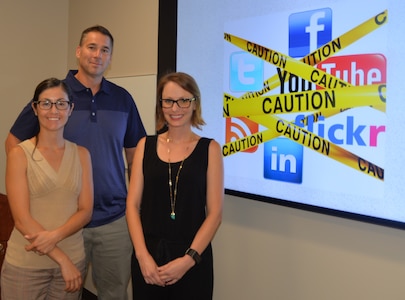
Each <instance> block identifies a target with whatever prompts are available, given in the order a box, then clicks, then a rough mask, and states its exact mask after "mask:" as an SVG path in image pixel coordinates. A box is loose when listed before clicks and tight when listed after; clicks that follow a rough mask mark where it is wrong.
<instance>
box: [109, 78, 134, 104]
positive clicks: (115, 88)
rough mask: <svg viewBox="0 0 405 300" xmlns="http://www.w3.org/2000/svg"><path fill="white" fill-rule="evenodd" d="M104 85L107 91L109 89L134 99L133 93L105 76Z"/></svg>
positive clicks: (111, 91)
mask: <svg viewBox="0 0 405 300" xmlns="http://www.w3.org/2000/svg"><path fill="white" fill-rule="evenodd" d="M103 85H104V88H106V89H107V91H109V92H110V93H114V94H120V95H122V96H125V97H127V98H130V99H132V96H131V94H130V93H129V92H128V91H127V90H126V89H125V88H124V87H122V86H120V85H118V84H116V83H114V82H112V81H110V80H108V79H105V78H104V79H103Z"/></svg>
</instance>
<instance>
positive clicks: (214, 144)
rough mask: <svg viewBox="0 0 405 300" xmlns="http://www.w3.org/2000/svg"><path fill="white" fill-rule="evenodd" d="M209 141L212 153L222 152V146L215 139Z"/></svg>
mask: <svg viewBox="0 0 405 300" xmlns="http://www.w3.org/2000/svg"><path fill="white" fill-rule="evenodd" d="M208 140H209V148H208V149H209V151H210V152H219V153H220V152H221V145H220V144H219V143H218V142H217V141H216V140H214V139H208Z"/></svg>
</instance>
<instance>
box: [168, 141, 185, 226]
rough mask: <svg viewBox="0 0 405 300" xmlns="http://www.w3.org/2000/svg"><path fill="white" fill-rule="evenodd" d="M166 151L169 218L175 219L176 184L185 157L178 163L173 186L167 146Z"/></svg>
mask: <svg viewBox="0 0 405 300" xmlns="http://www.w3.org/2000/svg"><path fill="white" fill-rule="evenodd" d="M166 141H167V143H169V142H170V139H169V138H167V140H166ZM167 153H168V154H169V157H168V163H169V193H170V207H171V212H170V218H171V219H172V220H173V221H174V220H176V210H175V209H176V199H177V185H178V183H179V175H180V171H181V169H182V168H183V163H184V160H185V159H186V158H184V159H183V160H182V161H181V163H180V167H179V169H178V170H177V174H176V180H175V182H174V187H173V182H172V165H171V163H170V149H169V148H167Z"/></svg>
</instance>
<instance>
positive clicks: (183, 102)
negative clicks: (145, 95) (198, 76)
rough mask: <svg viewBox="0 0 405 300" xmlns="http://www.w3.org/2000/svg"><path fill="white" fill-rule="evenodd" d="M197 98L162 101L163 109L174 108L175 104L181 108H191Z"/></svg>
mask: <svg viewBox="0 0 405 300" xmlns="http://www.w3.org/2000/svg"><path fill="white" fill-rule="evenodd" d="M195 100H196V97H193V98H182V99H178V100H173V99H160V103H162V107H163V108H172V107H173V105H174V103H176V104H177V106H178V107H180V108H189V107H190V105H191V102H192V101H195Z"/></svg>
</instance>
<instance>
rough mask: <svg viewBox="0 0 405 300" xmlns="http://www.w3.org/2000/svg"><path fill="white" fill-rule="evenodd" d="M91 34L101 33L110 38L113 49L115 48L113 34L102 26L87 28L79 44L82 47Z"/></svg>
mask: <svg viewBox="0 0 405 300" xmlns="http://www.w3.org/2000/svg"><path fill="white" fill-rule="evenodd" d="M89 32H99V33H101V34H104V35H106V36H108V37H109V38H110V40H111V48H113V46H114V38H113V36H112V34H111V32H110V31H109V30H108V29H107V28H105V27H104V26H101V25H94V26H91V27H89V28H86V29H85V30H83V32H82V35H81V37H80V43H79V45H80V46H81V45H82V44H83V40H84V39H85V38H86V35H87V34H88V33H89Z"/></svg>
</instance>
